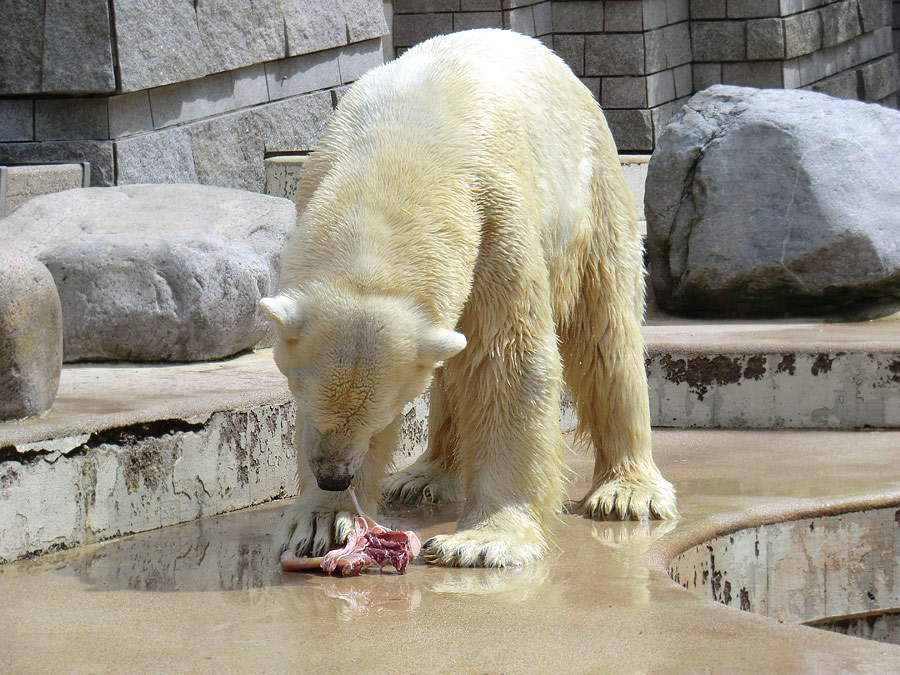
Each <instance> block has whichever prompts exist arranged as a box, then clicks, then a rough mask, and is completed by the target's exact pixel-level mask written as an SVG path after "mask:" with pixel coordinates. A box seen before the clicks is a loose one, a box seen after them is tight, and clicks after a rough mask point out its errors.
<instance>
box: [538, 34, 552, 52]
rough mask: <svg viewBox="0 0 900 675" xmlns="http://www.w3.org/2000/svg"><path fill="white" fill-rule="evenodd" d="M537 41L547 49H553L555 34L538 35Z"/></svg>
mask: <svg viewBox="0 0 900 675" xmlns="http://www.w3.org/2000/svg"><path fill="white" fill-rule="evenodd" d="M537 41H538V42H540V43H541V44H542V45H544V46H545V47H546V48H547V49H553V34H552V33H547V34H546V35H538V36H537Z"/></svg>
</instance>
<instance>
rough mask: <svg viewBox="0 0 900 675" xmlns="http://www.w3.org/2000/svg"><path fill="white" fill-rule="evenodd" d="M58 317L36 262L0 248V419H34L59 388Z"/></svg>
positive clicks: (46, 275) (49, 283)
mask: <svg viewBox="0 0 900 675" xmlns="http://www.w3.org/2000/svg"><path fill="white" fill-rule="evenodd" d="M62 340H63V332H62V315H61V312H60V306H59V296H58V295H57V293H56V286H55V285H54V284H53V277H52V276H50V272H48V271H47V268H46V267H44V266H43V265H42V264H41V263H40V262H39V261H37V260H35V259H34V258H32V257H31V256H29V255H25V254H23V253H21V252H19V251H15V250H13V249H9V248H0V420H10V419H18V418H21V417H28V416H30V415H38V414H40V413H42V412H44V411H45V410H48V409H49V408H50V405H51V404H52V403H53V398H54V397H55V396H56V390H57V388H58V387H59V374H60V371H61V369H62V353H63V345H62Z"/></svg>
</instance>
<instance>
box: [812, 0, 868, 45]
mask: <svg viewBox="0 0 900 675" xmlns="http://www.w3.org/2000/svg"><path fill="white" fill-rule="evenodd" d="M818 12H819V13H820V14H821V17H822V46H823V47H832V46H834V45H838V44H841V43H842V42H847V40H850V39H851V38H854V37H856V36H857V35H859V34H860V33H861V32H862V30H861V27H860V25H859V12H858V11H857V5H856V0H841V2H836V3H834V4H833V5H826V6H825V7H823V8H822V9H820V10H818Z"/></svg>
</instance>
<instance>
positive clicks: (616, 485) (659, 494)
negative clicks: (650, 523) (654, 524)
mask: <svg viewBox="0 0 900 675" xmlns="http://www.w3.org/2000/svg"><path fill="white" fill-rule="evenodd" d="M568 510H569V512H570V513H575V514H578V515H581V516H584V517H585V518H591V519H592V520H611V519H618V520H647V519H648V518H659V519H663V520H665V519H668V518H675V517H677V516H678V510H677V509H676V508H675V489H674V488H673V487H672V484H671V483H669V482H668V481H667V480H665V479H664V478H663V477H662V476H657V477H655V478H654V479H653V480H639V479H628V478H623V477H616V478H610V479H609V480H606V481H604V482H602V483H600V484H599V485H595V486H594V487H593V488H592V489H591V491H590V492H588V493H587V495H586V496H585V497H584V499H582V500H581V501H579V502H576V503H574V504H571V505H569V509H568Z"/></svg>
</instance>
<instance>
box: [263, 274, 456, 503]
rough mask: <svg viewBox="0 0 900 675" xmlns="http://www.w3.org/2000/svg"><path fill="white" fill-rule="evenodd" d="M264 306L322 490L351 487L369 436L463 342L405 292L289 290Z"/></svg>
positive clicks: (300, 437) (302, 441)
mask: <svg viewBox="0 0 900 675" xmlns="http://www.w3.org/2000/svg"><path fill="white" fill-rule="evenodd" d="M260 308H261V309H262V311H263V313H264V314H265V315H266V316H267V317H268V318H269V319H270V320H271V321H272V323H273V324H274V326H275V334H276V340H275V349H274V356H275V363H276V365H277V366H278V369H279V370H280V371H281V372H282V373H283V374H284V375H285V376H286V377H287V379H288V386H289V387H290V390H291V393H292V394H293V395H294V398H295V400H296V403H297V431H298V432H297V434H296V435H295V439H296V440H295V442H296V443H298V445H299V446H300V447H298V451H301V450H302V452H304V453H305V454H306V458H307V460H308V462H309V467H310V469H311V470H312V472H313V474H314V475H315V477H316V481H317V482H318V484H319V487H320V488H322V489H323V490H344V489H346V488H347V486H348V485H349V484H350V480H351V479H352V478H353V475H354V474H355V473H356V472H357V470H358V469H359V467H360V466H361V464H362V462H363V459H364V458H365V455H366V453H367V452H368V450H369V442H370V440H371V439H372V437H373V436H374V435H375V434H377V433H378V432H380V431H382V430H383V429H385V428H386V427H387V426H388V425H389V424H391V422H393V421H394V420H395V419H396V418H397V416H398V415H400V413H401V410H402V409H403V406H404V405H406V403H408V402H409V401H411V400H412V399H413V398H415V397H416V396H418V395H419V394H421V393H422V392H423V391H425V389H426V387H427V386H428V384H429V383H430V381H431V378H432V375H433V373H434V369H435V368H436V367H437V366H438V365H440V364H441V362H443V361H444V360H446V359H448V358H450V357H451V356H454V355H455V354H457V353H459V352H460V351H462V349H463V348H464V347H465V346H466V338H465V337H464V336H463V335H461V334H460V333H457V332H455V331H452V330H449V329H445V328H438V327H435V326H432V325H429V323H428V322H427V321H426V320H425V318H424V315H423V314H422V313H421V312H420V311H418V310H417V309H416V307H415V305H414V304H413V303H412V302H410V301H407V300H405V299H402V298H395V297H387V296H364V295H355V294H344V295H341V294H336V293H330V294H326V293H322V292H312V293H303V292H291V291H285V292H282V293H280V294H278V295H276V296H275V297H271V298H263V299H262V300H261V301H260ZM301 429H302V431H301Z"/></svg>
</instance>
